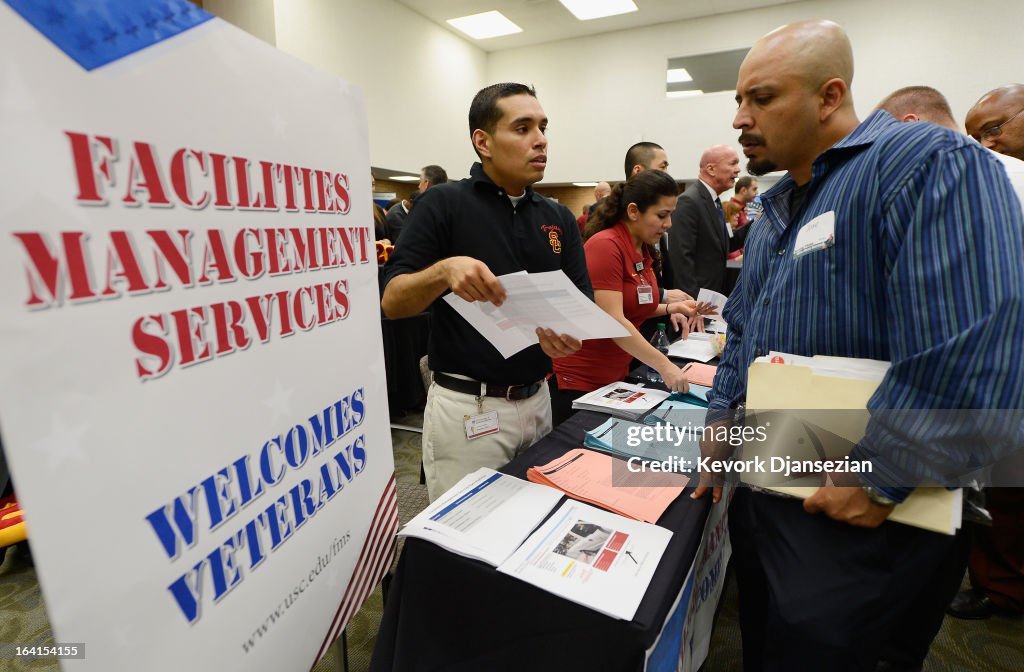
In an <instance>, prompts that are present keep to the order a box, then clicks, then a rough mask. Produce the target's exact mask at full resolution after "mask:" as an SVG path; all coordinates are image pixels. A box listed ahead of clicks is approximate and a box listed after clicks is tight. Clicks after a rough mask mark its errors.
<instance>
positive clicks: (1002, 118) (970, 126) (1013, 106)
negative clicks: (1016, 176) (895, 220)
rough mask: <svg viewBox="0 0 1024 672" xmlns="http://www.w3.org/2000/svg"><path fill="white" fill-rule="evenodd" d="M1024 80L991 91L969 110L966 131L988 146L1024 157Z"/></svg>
mask: <svg viewBox="0 0 1024 672" xmlns="http://www.w3.org/2000/svg"><path fill="white" fill-rule="evenodd" d="M1022 110H1024V84H1007V85H1006V86H1001V87H999V88H998V89H993V90H992V91H989V92H988V93H986V94H985V95H984V96H982V97H981V99H980V100H979V101H978V102H976V103H975V104H974V106H973V107H972V108H971V109H970V111H968V112H967V118H966V120H965V122H964V126H966V128H967V134H968V135H970V136H971V137H972V138H974V139H975V140H977V141H978V142H980V143H981V144H983V145H985V146H986V147H988V148H989V149H991V150H993V151H996V152H999V153H1000V154H1006V155H1007V156H1012V157H1014V158H1017V159H1021V160H1024V113H1022Z"/></svg>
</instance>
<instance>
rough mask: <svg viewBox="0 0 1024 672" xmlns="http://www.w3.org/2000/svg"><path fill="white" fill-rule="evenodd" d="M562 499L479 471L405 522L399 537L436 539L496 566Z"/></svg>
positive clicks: (533, 486) (550, 491)
mask: <svg viewBox="0 0 1024 672" xmlns="http://www.w3.org/2000/svg"><path fill="white" fill-rule="evenodd" d="M561 498H562V493H561V492H559V491H557V490H553V489H551V488H546V487H544V486H541V485H536V484H534V483H528V482H526V481H524V480H521V479H518V478H516V477H514V476H508V475H507V474H499V473H498V472H496V471H494V470H493V469H477V470H476V471H475V472H473V473H472V474H469V475H468V476H465V477H464V478H463V479H462V480H461V481H459V482H458V483H457V484H455V486H454V487H453V488H452V489H451V490H449V491H448V492H446V493H445V494H444V495H442V496H441V497H439V498H438V499H437V501H435V502H433V503H432V504H431V505H430V506H428V507H427V508H426V509H424V510H423V511H422V512H421V513H420V514H419V515H418V516H416V517H415V518H413V519H412V520H410V521H409V522H408V524H406V526H405V527H404V528H402V531H401V532H399V533H398V534H399V535H404V536H409V537H418V538H420V539H425V540H427V541H430V542H433V543H435V544H437V545H438V546H441V547H443V548H446V549H448V550H449V551H452V552H453V553H458V554H459V555H463V556H466V557H467V558H474V559H476V560H482V561H483V562H486V563H487V564H489V565H492V566H497V565H498V564H500V563H501V562H502V561H503V560H505V558H507V557H508V556H509V555H510V554H511V553H512V551H514V550H515V549H516V548H518V547H519V544H521V543H522V541H523V539H525V538H526V536H527V535H528V534H530V532H531V531H533V529H534V528H535V527H537V525H539V524H540V521H542V520H544V516H546V515H548V513H550V512H551V509H553V508H555V505H556V504H558V500H560V499H561Z"/></svg>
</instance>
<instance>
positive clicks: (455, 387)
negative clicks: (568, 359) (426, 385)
mask: <svg viewBox="0 0 1024 672" xmlns="http://www.w3.org/2000/svg"><path fill="white" fill-rule="evenodd" d="M434 382H435V383H437V384H438V385H440V386H441V387H443V388H446V389H449V390H452V391H453V392H462V393H463V394H472V395H473V396H474V397H477V396H480V383H478V382H477V381H475V380H463V379H462V378H456V377H454V376H449V375H447V374H444V373H440V372H437V371H435V372H434ZM543 384H544V381H543V380H541V381H539V382H536V383H530V384H528V385H494V384H492V383H484V385H485V386H486V388H487V392H486V394H485V396H488V397H501V398H502V399H507V400H509V401H522V400H523V399H529V398H530V397H532V396H533V395H535V394H537V392H539V391H540V388H541V386H542V385H543Z"/></svg>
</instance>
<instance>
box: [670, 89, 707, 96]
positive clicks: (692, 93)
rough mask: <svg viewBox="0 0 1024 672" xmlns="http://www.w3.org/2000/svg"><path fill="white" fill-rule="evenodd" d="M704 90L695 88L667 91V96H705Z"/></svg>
mask: <svg viewBox="0 0 1024 672" xmlns="http://www.w3.org/2000/svg"><path fill="white" fill-rule="evenodd" d="M703 95H704V92H703V91H701V90H700V89H693V90H692V91H666V92H665V97H666V98H692V97H693V96H703Z"/></svg>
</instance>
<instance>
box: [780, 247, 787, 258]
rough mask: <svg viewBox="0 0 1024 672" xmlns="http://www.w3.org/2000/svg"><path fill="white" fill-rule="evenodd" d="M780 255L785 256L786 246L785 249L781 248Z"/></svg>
mask: <svg viewBox="0 0 1024 672" xmlns="http://www.w3.org/2000/svg"><path fill="white" fill-rule="evenodd" d="M779 256H780V257H784V256H786V250H785V248H783V249H781V250H779Z"/></svg>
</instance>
